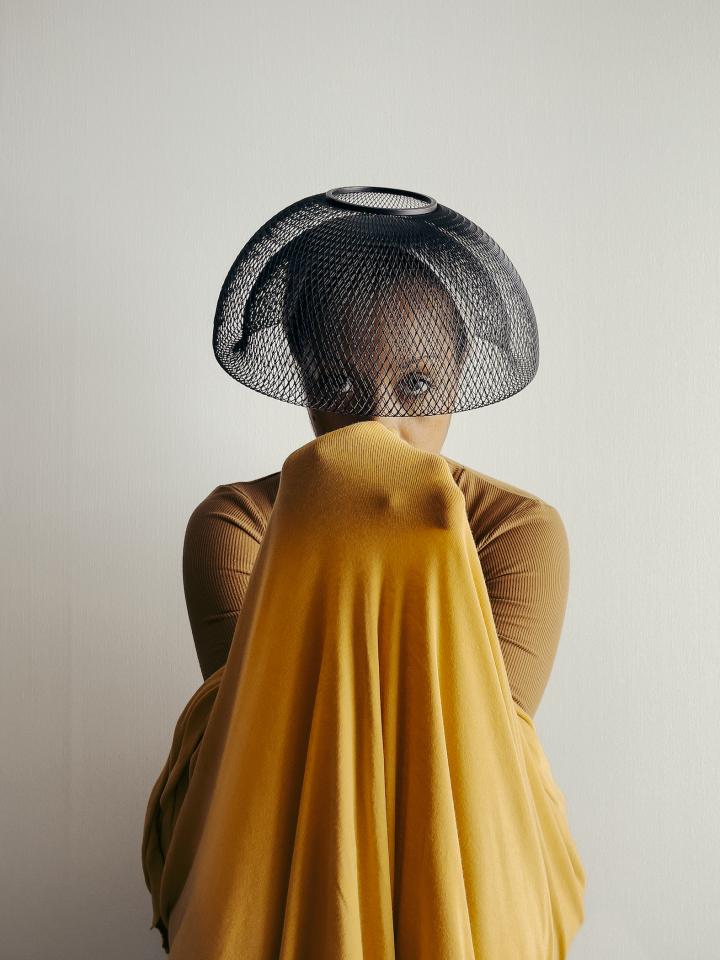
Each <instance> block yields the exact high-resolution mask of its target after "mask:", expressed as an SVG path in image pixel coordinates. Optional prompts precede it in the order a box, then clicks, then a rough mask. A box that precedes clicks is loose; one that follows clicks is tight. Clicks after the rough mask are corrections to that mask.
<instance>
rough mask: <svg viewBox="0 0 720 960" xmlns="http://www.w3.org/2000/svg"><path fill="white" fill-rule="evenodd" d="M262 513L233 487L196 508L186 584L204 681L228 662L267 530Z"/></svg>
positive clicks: (188, 535)
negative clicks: (256, 559)
mask: <svg viewBox="0 0 720 960" xmlns="http://www.w3.org/2000/svg"><path fill="white" fill-rule="evenodd" d="M264 526H265V522H264V519H263V516H262V514H261V512H260V511H259V510H258V509H257V508H256V507H255V505H254V504H253V503H252V501H251V500H250V499H249V498H245V497H244V496H243V495H242V494H241V493H240V492H239V491H238V490H237V489H235V488H234V487H232V486H230V485H221V486H219V487H216V488H215V490H213V491H212V493H210V494H209V495H208V496H207V497H206V498H205V499H204V500H203V501H202V503H200V504H198V506H197V507H196V508H195V510H194V511H193V512H192V514H191V516H190V519H189V521H188V524H187V529H186V531H185V540H184V544H183V585H184V589H185V601H186V603H187V609H188V616H189V618H190V628H191V630H192V634H193V638H194V641H195V650H196V652H197V656H198V660H199V662H200V669H201V671H202V675H203V678H204V679H207V678H208V677H209V676H210V675H211V674H212V673H214V672H215V671H216V670H218V669H219V668H220V667H221V666H223V665H224V663H225V661H226V660H227V656H228V653H229V651H230V644H231V642H232V639H233V634H234V632H235V624H236V622H237V618H238V614H239V613H240V609H241V607H242V603H243V599H244V597H245V591H246V590H247V585H248V581H249V580H250V574H251V572H252V568H253V565H254V563H255V558H256V556H257V553H258V550H259V549H260V543H261V541H262V536H263V532H264Z"/></svg>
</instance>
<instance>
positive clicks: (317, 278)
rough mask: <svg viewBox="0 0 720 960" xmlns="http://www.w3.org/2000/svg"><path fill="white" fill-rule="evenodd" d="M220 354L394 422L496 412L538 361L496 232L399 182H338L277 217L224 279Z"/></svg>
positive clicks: (216, 343) (284, 389) (525, 300)
mask: <svg viewBox="0 0 720 960" xmlns="http://www.w3.org/2000/svg"><path fill="white" fill-rule="evenodd" d="M213 350H214V352H215V357H216V359H217V361H218V363H219V364H220V365H221V366H222V367H223V369H224V370H225V371H227V373H229V374H230V376H232V377H233V378H234V379H235V380H237V381H239V382H240V383H243V384H245V386H247V387H250V388H251V389H252V390H256V391H258V392H259V393H263V394H266V395H267V396H271V397H276V398H277V399H278V400H284V401H286V402H288V403H294V404H299V405H302V406H307V407H313V408H315V409H317V410H330V411H336V412H341V413H345V414H352V415H363V416H364V415H370V414H372V415H375V416H388V417H401V416H430V415H435V414H441V413H454V412H458V411H461V410H471V409H474V408H476V407H482V406H486V405H488V404H491V403H496V402H497V401H499V400H504V399H505V398H506V397H509V396H512V395H513V394H515V393H518V392H519V391H520V390H522V389H523V387H525V386H527V384H528V383H529V382H530V381H531V380H532V378H533V377H534V376H535V373H536V371H537V368H538V362H539V344H538V331H537V324H536V321H535V313H534V311H533V307H532V304H531V302H530V298H529V296H528V293H527V291H526V289H525V286H524V284H523V282H522V280H521V279H520V276H519V275H518V273H517V271H516V270H515V268H514V266H513V265H512V263H511V262H510V260H509V259H508V257H507V256H506V254H505V253H504V252H503V251H502V250H501V248H500V247H499V246H498V245H497V243H496V242H495V241H494V240H493V239H492V237H490V236H489V235H488V234H487V233H485V231H484V230H482V229H481V228H480V227H478V226H477V225H476V224H474V223H472V222H471V221H470V220H468V219H467V218H466V217H463V216H462V215H461V214H459V213H456V212H455V211H454V210H451V209H450V208H449V207H444V206H443V205H442V204H440V203H437V202H436V201H435V200H433V199H432V197H428V196H425V195H424V194H420V193H415V192H413V191H409V190H399V189H395V188H391V187H337V188H335V189H334V190H328V191H327V192H326V193H318V194H314V195H313V196H309V197H305V198H304V199H303V200H298V201H297V202H296V203H293V204H291V205H290V206H288V207H286V208H285V209H283V210H281V211H280V212H279V213H277V214H276V215H275V216H274V217H272V218H271V219H270V220H268V222H267V223H265V224H264V225H263V226H262V227H261V228H260V229H259V230H258V231H257V232H256V233H255V234H254V235H253V236H252V237H251V238H250V240H249V241H248V242H247V244H246V245H245V246H244V247H243V249H242V250H241V251H240V254H239V255H238V257H237V259H236V260H235V262H234V263H233V265H232V267H231V268H230V272H229V273H228V275H227V277H226V279H225V283H224V284H223V287H222V290H221V292H220V297H219V299H218V304H217V310H216V313H215V322H214V328H213Z"/></svg>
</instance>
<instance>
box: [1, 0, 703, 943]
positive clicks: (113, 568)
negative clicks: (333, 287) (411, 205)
mask: <svg viewBox="0 0 720 960" xmlns="http://www.w3.org/2000/svg"><path fill="white" fill-rule="evenodd" d="M1 9H2V14H1V17H2V19H1V26H2V39H1V41H0V43H1V46H0V71H1V74H0V77H1V91H0V104H1V123H2V129H1V131H0V136H1V139H2V154H1V156H2V176H1V178H0V189H1V190H2V214H1V216H0V219H1V221H2V249H1V251H0V271H1V284H0V290H1V294H0V295H1V296H2V321H1V322H2V334H3V346H2V364H3V369H2V385H3V388H4V389H3V392H4V394H5V396H4V399H3V404H2V422H3V426H4V441H3V454H4V456H3V467H2V507H3V510H2V570H1V571H0V573H1V577H2V584H3V588H4V590H3V592H4V598H3V600H2V604H1V605H0V610H1V615H2V621H1V622H2V664H1V666H2V680H1V684H2V688H1V690H0V693H1V695H2V714H3V715H2V718H1V722H0V738H1V739H0V742H1V744H2V755H1V756H0V766H1V769H2V772H3V801H2V831H3V837H2V849H3V855H2V863H3V874H4V876H3V880H2V890H1V894H2V896H1V897H0V903H1V906H0V911H1V914H2V916H0V922H1V924H2V931H3V932H2V944H3V952H4V951H5V950H7V953H6V954H4V955H6V956H8V957H12V958H13V960H25V958H32V960H57V958H59V957H63V958H64V957H68V958H70V957H72V958H78V960H79V958H99V957H102V958H103V960H127V958H128V957H133V958H137V960H140V958H146V960H150V958H153V957H160V956H161V950H160V938H159V934H158V933H157V931H152V932H151V931H150V930H149V924H150V899H149V894H148V893H147V891H146V889H145V887H144V883H143V879H142V873H141V864H140V838H141V829H142V819H143V815H144V810H145V804H146V801H147V796H148V793H149V790H150V787H151V785H152V783H153V781H154V779H155V777H156V776H157V774H158V773H159V771H160V768H161V766H162V763H163V762H164V760H165V756H166V754H167V749H168V747H169V740H170V736H171V733H172V728H173V726H174V723H175V720H176V719H177V716H178V714H179V712H180V710H181V709H182V707H183V706H184V704H185V702H186V701H187V699H188V698H189V696H190V695H191V693H192V692H193V690H194V689H195V688H196V687H197V686H198V685H199V683H200V682H201V677H200V672H199V669H198V666H197V662H196V659H195V652H194V648H193V643H192V637H191V634H190V629H189V625H188V622H187V615H186V611H185V606H184V598H183V593H182V579H181V550H182V538H183V534H184V529H185V523H186V521H187V518H188V516H189V514H190V512H191V510H192V509H193V507H194V506H195V505H196V504H197V503H198V502H199V501H200V500H201V499H202V498H203V497H204V496H205V495H206V494H207V493H208V492H209V491H210V490H211V489H212V488H213V487H214V486H216V485H217V484H218V483H223V482H229V481H233V480H241V479H251V478H253V477H255V476H259V475H261V474H265V473H269V472H271V471H273V470H277V469H279V467H280V464H281V463H282V460H283V459H284V457H285V456H286V455H287V454H288V453H289V452H290V451H291V450H293V449H294V448H296V447H297V446H299V445H300V444H301V443H304V442H306V441H307V440H309V439H311V438H312V433H311V429H310V425H309V422H308V420H307V415H306V413H305V411H304V410H303V409H302V408H299V407H291V406H289V405H285V404H280V403H278V402H277V401H273V400H270V399H267V398H265V397H262V396H260V395H257V394H253V393H251V392H250V391H249V390H247V389H245V388H244V387H241V386H240V385H238V384H237V383H235V382H234V381H233V380H232V379H231V378H230V377H228V376H227V375H226V374H224V373H223V372H222V370H221V369H220V367H219V366H218V365H217V364H216V362H215V360H214V358H213V356H212V349H211V340H210V337H211V328H212V315H213V312H214V307H215V301H216V298H217V294H218V292H219V288H220V284H221V282H222V280H223V278H224V276H225V273H226V271H227V269H228V268H229V266H230V263H231V262H232V260H233V259H234V257H235V255H236V253H237V252H238V251H239V249H240V247H241V246H242V245H243V244H244V242H245V241H246V240H247V239H248V238H249V236H250V234H251V233H252V232H253V231H254V230H255V229H256V228H257V227H258V226H260V224H261V223H263V222H264V221H265V220H266V219H267V218H268V217H269V216H270V215H271V214H273V213H275V212H276V211H277V210H279V209H280V208H281V207H283V206H285V205H286V204H288V203H290V202H292V201H293V200H296V199H299V198H300V197H303V196H307V195H308V194H311V193H315V192H318V191H320V190H324V189H327V188H329V187H332V186H338V185H342V184H354V183H369V184H389V185H392V186H407V187H409V188H412V189H417V190H421V191H425V192H428V193H430V194H431V195H432V196H435V197H436V198H437V199H438V200H439V201H440V202H442V203H444V204H446V205H448V206H450V207H453V208H454V209H456V210H459V211H460V212H462V213H464V214H465V215H466V216H468V217H470V218H471V219H473V220H475V221H476V222H477V223H479V224H480V225H481V226H482V227H484V228H485V229H486V230H487V231H488V232H489V233H490V234H491V235H492V236H494V237H495V239H496V240H497V241H498V242H499V243H500V244H501V245H502V246H503V247H504V249H505V250H506V252H507V253H508V254H509V256H510V257H511V259H512V260H513V261H514V263H515V265H516V266H517V268H518V269H519V271H520V273H521V275H522V276H523V279H524V280H525V283H526V285H527V287H528V290H529V292H530V295H531V297H532V299H533V302H534V305H535V309H536V313H537V316H538V322H539V326H540V336H541V363H540V370H539V373H538V375H537V377H536V379H535V380H534V381H533V383H532V384H531V385H530V386H529V387H528V388H527V389H526V390H524V391H523V392H521V393H520V394H518V395H517V396H516V397H513V398H511V399H510V400H508V401H507V402H504V403H501V404H498V405H495V406H493V407H489V408H487V409H485V410H478V411H474V412H471V413H464V414H459V415H457V416H456V417H455V418H454V420H453V424H452V427H451V432H450V435H449V437H448V441H447V443H446V446H445V448H444V450H443V452H444V453H446V454H447V455H448V456H451V457H453V458H455V459H458V460H461V461H462V462H465V463H467V464H468V465H470V466H473V467H475V468H476V469H479V470H482V471H483V472H486V473H489V474H491V475H493V476H496V477H499V478H502V479H504V480H507V481H508V482H510V483H514V484H516V485H519V486H521V487H523V488H526V489H530V490H532V491H534V492H536V493H538V494H539V495H541V496H542V497H544V498H545V499H547V500H549V501H550V502H551V503H553V504H554V505H555V506H557V508H558V509H559V510H560V512H561V514H562V516H563V518H564V520H565V523H566V527H567V530H568V535H569V538H570V546H571V595H570V601H569V606H568V611H567V616H566V621H565V627H564V632H563V639H562V640H561V645H560V649H559V652H558V656H557V659H556V663H555V669H554V672H553V676H552V678H551V681H550V684H549V686H548V689H547V692H546V694H545V699H544V701H543V704H542V706H541V708H540V710H539V712H538V714H537V716H536V723H537V726H538V730H539V732H540V734H541V737H542V740H543V743H544V745H545V747H546V751H547V754H548V756H549V758H550V760H551V763H552V766H553V770H554V772H555V775H556V778H557V779H558V782H559V783H560V785H561V787H562V789H563V791H564V792H565V794H566V797H567V800H568V808H569V817H570V822H571V827H572V829H573V833H574V835H575V837H576V840H577V843H578V846H579V849H580V851H581V854H582V857H583V861H584V863H585V866H586V869H587V874H588V890H587V901H586V912H587V917H586V922H585V925H584V927H583V929H582V930H581V932H580V934H579V935H578V937H577V940H576V942H575V944H574V947H573V951H572V955H573V956H574V957H577V958H585V960H596V958H597V960H607V958H609V957H612V958H630V960H645V958H647V960H661V958H672V960H674V958H679V957H693V958H694V960H702V958H711V957H715V956H717V951H718V942H719V941H720V920H719V915H718V913H717V910H716V909H714V908H715V907H716V905H717V900H718V894H719V893H720V889H719V884H718V877H719V873H718V866H717V865H718V862H720V831H719V828H718V819H717V814H713V812H712V809H711V808H712V806H714V803H713V802H714V801H715V800H716V798H717V796H718V793H719V792H720V774H719V772H718V756H719V748H720V734H719V732H718V722H717V712H718V689H719V684H718V681H719V679H720V678H719V676H718V674H719V671H718V661H719V659H720V657H719V655H718V649H719V646H720V644H719V640H720V636H719V631H718V622H719V621H720V599H719V591H718V547H719V545H720V526H719V512H720V511H719V510H718V508H719V506H720V504H719V503H718V476H719V475H720V455H719V448H718V444H717V434H718V429H719V428H720V410H719V406H718V365H719V361H720V352H719V347H720V335H719V333H718V321H719V316H718V313H719V311H718V305H719V303H720V298H719V294H720V289H719V287H720V282H719V273H720V270H719V268H720V257H719V256H718V253H719V249H718V248H719V244H718V227H719V224H720V220H719V216H718V215H719V214H720V186H719V179H718V173H717V171H718V168H719V165H720V149H719V148H720V135H719V132H718V114H717V103H718V99H719V94H720V69H719V68H718V48H719V42H720V14H719V13H718V8H717V6H716V5H714V4H712V3H710V2H706V3H699V2H695V3H688V2H683V3H680V2H664V3H661V4H655V3H649V2H641V3H620V2H619V0H610V2H607V3H604V4H595V3H592V4H591V3H585V2H582V3H578V2H574V3H571V2H555V3H545V4H539V3H529V2H525V3H522V2H521V3H513V4H500V3H486V4H479V3H470V2H464V3H456V4H443V5H440V4H438V3H429V2H426V3H417V4H415V5H413V4H409V3H402V4H398V3H392V2H390V3H389V4H388V3H380V2H376V0H371V2H367V3H365V4H364V5H363V6H362V7H358V6H350V5H344V4H342V3H337V2H335V3H330V2H326V3H321V2H318V0H309V2H306V3H291V2H290V0H286V2H285V3H278V2H264V3H258V2H256V3H252V4H250V3H248V2H246V3H244V4H243V3H237V2H236V3H228V2H220V0H214V2H213V0H210V2H204V3H199V2H197V3H187V2H185V3H182V2H180V3H169V2H162V3H149V4H148V3H140V2H137V0H125V2H123V3H119V2H116V3H90V2H73V0H66V2H65V3H63V4H60V3H57V4H53V3H50V2H37V0H35V2H33V0H15V2H8V0H3V2H2V6H1Z"/></svg>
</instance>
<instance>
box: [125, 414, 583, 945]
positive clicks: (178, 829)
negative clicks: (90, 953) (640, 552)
mask: <svg viewBox="0 0 720 960" xmlns="http://www.w3.org/2000/svg"><path fill="white" fill-rule="evenodd" d="M142 859H143V868H144V871H145V879H146V882H147V885H148V888H149V890H150V892H151V895H152V904H153V924H152V925H153V926H154V927H155V926H157V927H158V928H159V929H160V930H161V932H162V933H163V941H164V946H165V948H166V949H168V947H169V953H170V956H171V957H173V958H174V960H231V958H232V960H237V958H240V957H242V958H247V960H300V958H303V960H305V958H308V960H331V958H332V960H361V958H365V960H389V958H400V960H426V958H427V960H465V958H467V960H470V958H488V960H506V958H507V960H552V958H561V957H564V956H566V954H567V951H568V948H569V945H570V943H571V941H572V938H573V936H574V934H575V933H576V931H577V930H578V928H579V926H580V925H581V923H582V921H583V895H584V889H585V873H584V870H583V866H582V863H581V861H580V858H579V855H578V851H577V849H576V846H575V843H574V842H573V839H572V836H571V834H570V831H569V826H568V822H567V818H566V809H565V798H564V795H563V794H562V792H561V791H560V789H559V787H558V786H557V784H556V783H555V781H554V779H553V775H552V772H551V769H550V765H549V763H548V760H547V758H546V756H545V754H544V752H543V749H542V746H541V744H540V741H539V739H538V735H537V732H536V729H535V726H534V723H533V720H532V718H531V717H530V715H529V714H527V713H526V712H525V711H524V710H523V709H522V708H521V707H519V706H518V705H517V704H516V703H515V702H514V701H513V699H512V697H511V693H510V688H509V686H508V680H507V674H506V671H505V667H504V664H503V659H502V654H501V650H500V646H499V642H498V638H497V634H496V631H495V626H494V624H493V617H492V611H491V608H490V602H489V599H488V594H487V590H486V587H485V582H484V579H483V573H482V569H481V566H480V562H479V559H478V555H477V550H476V546H475V543H474V541H473V537H472V532H471V530H470V526H469V524H468V520H467V515H466V511H465V501H464V498H463V495H462V493H461V491H460V490H459V489H458V487H457V485H456V483H455V482H454V480H453V477H452V474H451V472H450V468H449V466H448V464H447V462H446V461H445V459H444V458H443V457H441V456H439V455H437V454H432V453H428V452H425V451H421V450H418V449H417V448H415V447H413V446H411V445H410V444H408V443H406V442H405V441H404V440H402V439H401V438H400V437H398V436H397V435H396V434H395V433H393V432H391V431H390V430H388V429H386V428H385V426H383V425H382V424H381V423H378V422H377V421H363V422H360V423H353V424H351V425H349V426H346V427H343V428H341V429H339V430H333V431H331V432H329V433H326V434H323V435H321V436H320V437H317V438H316V439H314V440H312V441H311V442H310V443H307V444H305V445H304V446H302V447H300V448H299V449H297V450H295V451H293V452H292V453H291V454H290V455H289V456H288V457H287V459H286V460H285V462H284V463H283V466H282V472H281V479H280V486H279V489H278V495H277V498H276V501H275V504H274V507H273V511H272V514H271V517H270V521H269V524H268V527H267V530H266V532H265V536H264V538H263V540H262V544H261V547H260V551H259V553H258V556H257V559H256V561H255V565H254V567H253V572H252V577H251V579H250V582H249V585H248V591H247V594H246V596H245V601H244V604H243V607H242V610H241V612H240V616H239V618H238V622H237V626H236V630H235V634H234V636H233V642H232V646H231V649H230V653H229V657H228V660H227V663H226V664H225V666H223V667H221V668H220V669H219V670H217V671H216V672H215V673H214V674H213V675H212V676H211V677H209V678H208V679H207V680H206V681H205V683H203V684H202V686H201V687H200V688H199V689H198V690H197V691H196V692H195V693H194V695H193V696H192V697H191V699H190V701H189V702H188V704H187V706H186V707H185V709H184V710H183V712H182V714H181V716H180V718H179V720H178V722H177V726H176V729H175V733H174V737H173V740H172V745H171V749H170V753H169V756H168V759H167V762H166V763H165V766H164V768H163V770H162V772H161V774H160V776H159V778H158V780H157V782H156V783H155V786H154V788H153V790H152V793H151V796H150V800H149V803H148V807H147V814H146V818H145V828H144V835H143V844H142Z"/></svg>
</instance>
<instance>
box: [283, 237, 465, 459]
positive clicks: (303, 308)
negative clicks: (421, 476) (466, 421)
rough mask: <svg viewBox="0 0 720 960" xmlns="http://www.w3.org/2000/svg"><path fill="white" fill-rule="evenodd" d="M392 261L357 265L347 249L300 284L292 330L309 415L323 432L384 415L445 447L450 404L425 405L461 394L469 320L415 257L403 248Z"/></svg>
mask: <svg viewBox="0 0 720 960" xmlns="http://www.w3.org/2000/svg"><path fill="white" fill-rule="evenodd" d="M386 253H387V252H385V256H386ZM386 263H387V260H386V259H383V260H382V261H381V262H380V263H378V262H373V258H372V257H368V259H367V260H365V261H363V263H362V266H361V267H360V268H358V265H357V263H356V262H355V263H354V264H348V263H344V262H343V257H342V256H339V257H338V258H337V259H334V260H333V262H332V265H330V266H328V265H325V266H324V269H323V270H322V271H321V272H318V271H315V272H308V275H307V276H305V277H304V278H303V279H302V280H301V281H300V282H299V283H298V284H297V286H296V288H295V291H294V296H293V297H292V298H291V301H290V307H289V309H288V311H287V314H286V318H287V319H286V323H287V336H288V341H289V344H290V349H291V352H292V354H293V356H294V358H295V360H296V361H297V363H298V365H299V367H300V370H301V374H302V379H303V383H304V387H305V393H306V396H307V410H308V416H309V418H310V422H311V424H312V427H313V430H314V432H315V435H316V436H319V435H320V434H323V433H327V432H328V431H330V430H336V429H338V428H340V427H343V426H347V425H348V424H350V423H354V422H357V421H361V420H377V421H379V422H380V423H382V424H383V425H384V426H386V427H387V428H388V429H390V430H393V431H394V432H396V433H397V434H398V435H399V436H400V437H401V438H402V439H403V440H405V441H407V442H408V443H411V444H412V445H413V446H415V447H418V448H419V449H421V450H426V451H429V452H431V453H439V452H440V449H441V448H442V445H443V443H444V442H445V438H446V436H447V432H448V429H449V427H450V421H451V418H452V414H451V413H440V414H432V413H429V414H428V413H424V411H426V410H432V409H433V407H434V406H435V407H436V406H437V404H438V401H440V400H442V401H447V400H449V399H450V398H451V397H452V395H453V390H454V385H455V384H456V382H457V381H458V379H459V377H460V371H461V369H462V364H463V359H464V354H465V348H466V343H467V335H466V331H465V326H464V323H463V321H462V318H461V316H460V314H459V312H458V310H457V308H456V306H455V304H454V302H453V300H452V297H451V296H450V294H449V293H448V291H447V290H446V289H445V288H444V287H443V286H442V284H441V283H440V282H439V280H438V279H437V277H436V276H435V275H434V274H433V273H432V271H431V270H430V269H429V268H428V267H427V266H425V265H424V264H423V263H422V262H421V261H419V260H418V259H417V258H416V257H413V256H410V255H408V254H407V253H406V252H405V251H403V250H398V251H396V255H395V257H394V258H393V260H392V263H393V266H392V270H388V269H387V266H383V264H386ZM314 397H316V398H318V401H319V402H318V405H317V406H314V405H313V398H314ZM326 406H332V407H333V408H334V409H333V410H327V409H324V408H323V407H326Z"/></svg>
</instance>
